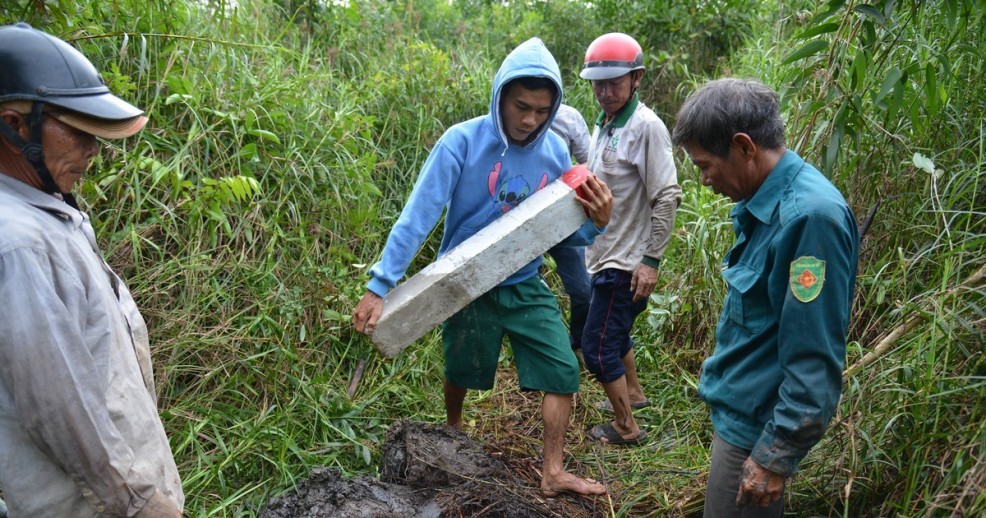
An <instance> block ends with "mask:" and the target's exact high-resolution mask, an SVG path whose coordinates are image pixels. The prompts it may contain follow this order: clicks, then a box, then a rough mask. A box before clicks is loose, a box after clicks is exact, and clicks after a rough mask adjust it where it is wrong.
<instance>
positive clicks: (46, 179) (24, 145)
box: [0, 101, 80, 210]
mask: <svg viewBox="0 0 986 518" xmlns="http://www.w3.org/2000/svg"><path fill="white" fill-rule="evenodd" d="M43 110H44V103H42V102H41V101H35V102H34V105H33V106H32V108H31V113H30V114H29V115H28V116H27V123H28V126H29V127H30V128H31V140H30V142H25V141H24V139H22V138H21V136H20V135H19V134H18V133H17V132H16V131H14V129H13V128H11V127H10V126H8V125H7V123H5V122H3V121H0V133H2V134H3V136H5V137H7V140H9V141H10V142H11V143H12V144H14V145H15V146H17V147H18V148H19V149H20V150H21V154H23V155H24V158H25V159H27V161H28V163H30V164H31V167H33V168H34V170H35V172H37V173H38V177H39V178H41V183H42V184H44V191H45V192H47V193H48V194H55V193H58V194H60V195H61V196H62V199H63V200H65V203H67V204H68V205H69V206H70V207H72V208H74V209H76V210H80V209H79V205H78V204H77V203H76V202H75V197H74V196H72V193H70V192H61V191H60V190H59V189H58V184H56V183H55V179H54V178H52V176H51V172H50V171H48V166H47V165H45V159H44V152H43V151H42V147H41V117H42V115H43Z"/></svg>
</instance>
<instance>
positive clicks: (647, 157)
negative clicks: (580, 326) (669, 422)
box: [580, 33, 681, 445]
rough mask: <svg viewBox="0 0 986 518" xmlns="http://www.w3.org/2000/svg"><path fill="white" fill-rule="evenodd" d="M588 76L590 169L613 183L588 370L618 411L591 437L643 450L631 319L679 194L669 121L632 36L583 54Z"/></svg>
mask: <svg viewBox="0 0 986 518" xmlns="http://www.w3.org/2000/svg"><path fill="white" fill-rule="evenodd" d="M580 75H581V77H582V78H583V79H588V80H589V81H590V82H591V84H592V91H593V93H594V94H595V96H596V101H597V102H598V103H599V106H600V107H601V108H602V112H601V113H600V114H599V117H598V118H597V119H596V124H595V127H594V129H593V133H592V139H591V144H590V148H589V164H588V167H589V170H591V171H592V172H593V173H595V174H596V175H597V176H598V177H599V178H600V179H602V180H603V181H604V182H606V184H607V185H609V186H610V189H611V190H612V193H613V213H612V216H611V218H610V223H609V229H608V230H607V232H606V233H605V234H603V235H601V236H599V237H597V238H596V240H595V242H594V243H593V244H592V245H591V246H589V247H588V248H587V249H586V266H587V268H588V270H589V274H590V275H592V298H591V301H590V303H589V315H588V318H587V320H586V325H585V329H584V331H583V335H582V354H583V357H584V360H585V365H586V368H588V369H589V371H590V372H591V373H592V374H593V375H595V377H596V379H598V380H599V381H600V382H601V383H602V385H603V388H604V389H605V390H606V396H607V400H606V401H603V402H602V403H601V404H600V405H599V406H600V408H601V409H603V410H607V411H610V412H612V413H613V414H614V419H613V421H611V422H608V423H604V424H600V425H597V426H594V427H593V428H592V429H590V430H589V436H590V437H592V438H593V439H596V440H598V441H600V442H604V443H608V444H620V445H635V444H639V443H640V442H641V441H642V440H643V439H644V438H645V437H646V433H645V431H644V430H642V429H641V428H640V427H639V425H638V424H637V422H636V420H635V419H634V417H633V409H636V408H644V407H646V406H648V405H649V404H650V403H649V401H648V400H647V398H646V396H645V395H644V392H643V388H642V387H641V386H640V382H639V380H638V379H637V366H636V362H635V360H634V353H633V339H632V338H631V337H630V330H631V328H632V327H633V322H634V320H635V319H636V317H637V315H639V314H640V313H641V312H643V310H644V309H645V308H646V307H647V300H648V298H649V297H650V294H651V292H653V291H654V287H655V286H656V284H657V270H658V266H659V265H660V261H661V258H662V257H663V255H664V250H665V249H666V248H667V246H668V241H669V239H670V236H671V229H672V228H673V227H674V217H675V211H676V210H677V208H678V204H679V203H680V202H681V188H680V187H679V186H678V179H677V172H676V170H675V165H674V158H673V156H672V146H671V136H670V134H669V133H668V129H667V127H666V126H665V125H664V122H662V121H661V119H660V118H659V117H658V116H657V115H656V114H655V113H654V112H653V111H652V110H651V109H650V108H648V107H647V106H645V105H644V103H643V102H641V101H640V99H639V98H638V96H637V92H636V91H637V88H638V87H639V86H640V80H641V78H642V77H643V75H644V53H643V50H642V49H641V47H640V44H638V43H637V41H636V40H634V39H633V38H632V37H630V36H628V35H626V34H622V33H610V34H604V35H602V36H600V37H598V38H596V40H595V41H593V42H592V44H590V45H589V48H588V49H587V50H586V53H585V63H584V65H583V68H582V72H581V74H580Z"/></svg>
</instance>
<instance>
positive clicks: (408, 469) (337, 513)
mask: <svg viewBox="0 0 986 518" xmlns="http://www.w3.org/2000/svg"><path fill="white" fill-rule="evenodd" d="M501 457H502V454H498V453H497V452H493V453H490V452H487V451H486V449H485V448H484V447H483V445H482V444H480V443H478V442H476V441H474V440H472V439H471V438H470V437H469V436H467V435H466V434H464V433H462V432H458V431H453V430H448V429H446V428H445V427H442V426H434V425H426V424H421V423H415V422H412V421H399V422H397V423H395V424H394V425H393V426H392V427H391V429H390V430H389V431H388V432H387V439H386V442H385V443H384V447H383V459H382V461H381V463H382V465H381V470H380V479H379V480H378V479H375V478H372V477H356V478H350V479H345V478H343V477H342V475H341V474H340V473H339V471H338V470H334V469H329V468H316V469H314V470H312V471H311V473H310V474H309V476H308V478H307V479H306V480H304V481H302V482H301V483H299V484H298V487H297V489H296V490H295V491H293V492H289V493H287V494H284V495H282V496H279V497H277V498H274V499H273V500H271V501H270V502H268V503H267V505H266V506H265V507H264V509H262V510H261V512H260V516H261V518H322V517H334V518H335V517H340V518H345V517H358V518H378V517H379V518H383V517H387V518H391V517H416V518H432V517H434V518H439V517H443V518H444V517H453V516H454V517H460V516H476V517H479V516H483V517H511V518H516V517H520V518H523V517H540V516H550V517H566V518H569V517H590V516H603V513H602V502H601V501H600V500H601V498H598V497H597V498H589V497H577V496H572V495H563V496H560V497H558V498H550V499H549V498H544V497H543V496H542V495H541V491H540V489H539V479H540V476H539V475H538V474H537V472H536V470H537V468H538V467H539V465H540V460H539V459H538V460H537V462H531V459H526V460H521V462H520V466H521V469H520V472H518V469H517V467H516V466H513V467H512V466H511V465H510V464H508V462H505V460H504V459H502V458H501ZM525 466H526V468H525ZM532 470H533V472H532ZM602 498H605V497H602Z"/></svg>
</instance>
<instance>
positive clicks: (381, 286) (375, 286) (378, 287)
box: [366, 277, 393, 298]
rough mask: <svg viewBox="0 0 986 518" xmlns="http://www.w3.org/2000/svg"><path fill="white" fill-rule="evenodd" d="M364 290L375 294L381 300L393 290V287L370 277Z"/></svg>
mask: <svg viewBox="0 0 986 518" xmlns="http://www.w3.org/2000/svg"><path fill="white" fill-rule="evenodd" d="M366 289H367V290H368V291H372V292H373V293H376V294H377V295H379V296H380V297H381V298H382V297H384V296H386V295H387V294H388V293H390V290H391V289H393V287H392V286H388V285H387V283H385V282H383V281H381V280H380V279H377V278H376V277H372V278H371V279H370V282H368V283H366Z"/></svg>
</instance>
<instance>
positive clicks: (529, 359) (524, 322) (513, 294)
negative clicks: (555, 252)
mask: <svg viewBox="0 0 986 518" xmlns="http://www.w3.org/2000/svg"><path fill="white" fill-rule="evenodd" d="M504 336H507V337H509V338H510V346H511V348H512V349H513V353H514V361H515V362H516V363H517V378H518V380H519V381H520V387H521V389H523V390H540V391H542V392H549V393H554V394H574V393H576V392H578V391H579V363H578V361H577V360H576V359H575V355H574V354H572V346H571V345H570V344H569V339H568V330H567V329H566V328H565V324H564V322H563V321H562V315H561V311H560V310H559V309H558V301H557V299H556V298H555V295H554V294H553V293H552V292H551V290H550V289H549V288H548V285H547V284H545V283H544V281H543V280H542V279H541V277H540V276H534V277H532V278H530V279H528V280H526V281H523V282H520V283H518V284H514V285H511V286H498V287H496V288H493V289H492V290H490V291H489V292H487V293H486V294H484V295H483V296H481V297H479V298H478V299H476V300H475V301H473V302H472V303H470V304H469V305H468V306H466V307H465V308H463V309H462V310H460V311H459V312H458V313H456V314H455V315H452V316H451V317H450V318H449V319H448V320H446V321H445V323H444V324H442V342H443V343H444V344H445V379H446V380H448V382H449V383H451V384H452V385H455V386H457V387H462V388H467V389H474V390H489V389H492V388H493V379H494V377H495V375H496V367H497V362H498V361H499V358H500V347H502V345H503V337H504Z"/></svg>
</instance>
